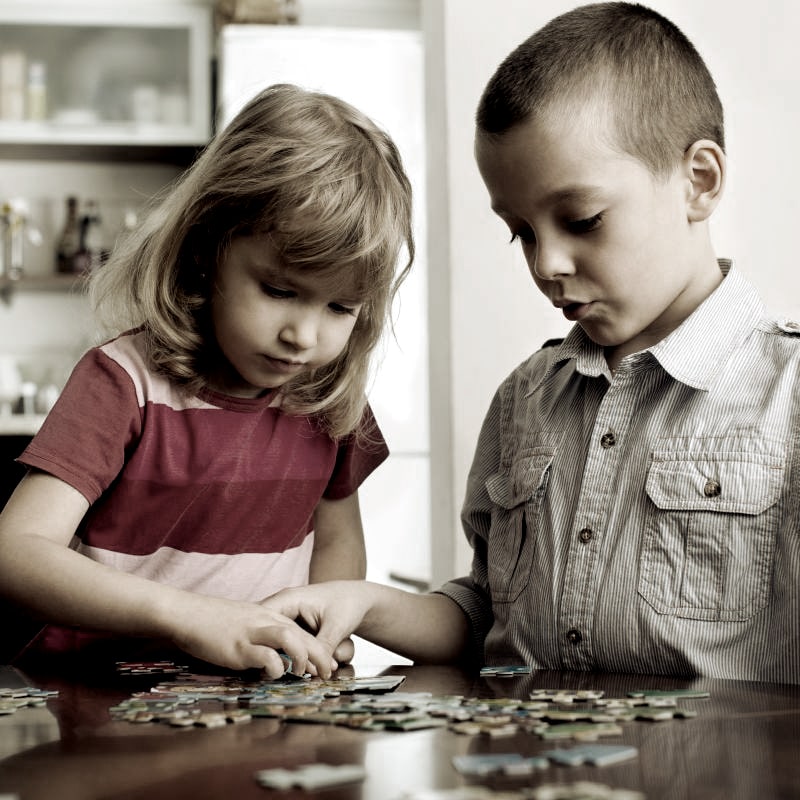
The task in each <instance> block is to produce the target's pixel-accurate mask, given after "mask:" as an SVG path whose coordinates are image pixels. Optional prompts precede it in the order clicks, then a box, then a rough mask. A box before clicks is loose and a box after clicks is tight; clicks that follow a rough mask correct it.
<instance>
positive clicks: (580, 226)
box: [566, 213, 603, 234]
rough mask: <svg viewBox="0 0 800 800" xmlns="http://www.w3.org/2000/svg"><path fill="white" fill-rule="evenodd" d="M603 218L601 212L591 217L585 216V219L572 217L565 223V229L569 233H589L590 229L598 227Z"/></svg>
mask: <svg viewBox="0 0 800 800" xmlns="http://www.w3.org/2000/svg"><path fill="white" fill-rule="evenodd" d="M602 220H603V214H602V213H600V214H595V215H594V216H593V217H587V218H586V219H573V220H569V221H568V222H567V223H566V226H567V230H568V231H569V232H570V233H577V234H581V233H589V232H590V231H593V230H595V229H596V228H598V227H599V225H600V223H601V222H602Z"/></svg>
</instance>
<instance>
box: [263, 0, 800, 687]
mask: <svg viewBox="0 0 800 800" xmlns="http://www.w3.org/2000/svg"><path fill="white" fill-rule="evenodd" d="M475 153H476V159H477V163H478V167H479V170H480V172H481V176H482V178H483V180H484V183H485V184H486V187H487V189H488V192H489V196H490V199H491V204H492V208H493V209H494V210H495V212H496V213H497V214H498V215H499V216H500V218H501V219H502V220H503V221H504V222H505V223H506V225H507V226H508V228H509V229H510V231H511V234H512V238H513V239H514V240H519V242H520V244H521V247H522V250H523V253H524V255H525V258H526V261H527V264H528V267H529V269H530V272H531V275H532V277H533V280H534V281H535V283H536V285H537V286H538V287H539V289H540V290H541V291H542V292H543V293H544V294H545V295H546V296H547V297H548V298H549V299H550V301H551V302H552V303H553V305H554V306H555V307H556V308H559V309H561V311H562V313H563V314H564V316H565V317H566V318H567V319H568V320H571V321H573V322H575V323H576V324H575V326H574V327H573V328H572V330H571V331H570V333H569V335H568V336H567V337H566V339H565V340H564V341H563V342H561V343H559V344H557V345H555V346H551V347H547V348H544V349H542V350H541V351H539V352H537V353H535V354H534V355H533V356H532V357H531V358H530V359H529V360H527V361H526V362H524V363H523V364H522V365H521V366H519V367H518V368H517V369H516V370H515V371H514V372H513V373H512V374H511V375H510V376H509V377H508V378H507V379H506V381H505V382H504V383H503V384H502V385H501V386H500V388H499V389H498V391H497V393H496V395H495V398H494V400H493V402H492V405H491V407H490V409H489V412H488V414H487V416H486V419H485V422H484V426H483V430H482V432H481V435H480V439H479V441H478V445H477V450H476V454H475V459H474V462H473V466H472V470H471V472H470V476H469V480H468V486H467V494H466V500H465V503H464V508H463V513H462V520H463V524H464V528H465V532H466V534H467V537H468V538H469V541H470V543H471V545H472V548H473V551H474V557H473V564H472V570H471V574H470V576H469V577H468V578H462V579H459V580H454V581H452V582H450V583H448V584H446V585H445V586H444V587H442V588H441V589H440V590H439V591H438V592H436V593H432V594H428V595H411V594H406V593H403V592H400V591H397V590H394V589H390V588H388V587H384V586H378V585H375V584H365V583H359V582H346V583H342V582H339V583H334V584H328V585H321V586H317V587H312V588H304V589H302V590H289V591H287V592H285V593H281V594H279V595H277V596H276V597H275V598H274V599H271V600H270V601H268V602H269V604H274V606H275V607H277V608H278V609H280V610H281V611H284V612H285V613H287V614H288V615H289V616H292V615H295V616H299V617H302V618H303V619H304V620H305V621H306V622H307V623H308V624H310V625H311V626H312V627H314V628H316V629H318V630H319V634H318V635H319V637H320V638H323V639H325V640H326V641H327V642H331V643H336V642H338V641H340V640H341V639H342V638H343V637H344V636H345V635H346V634H348V633H350V632H352V631H355V632H356V633H358V634H359V635H362V636H364V637H366V638H368V639H372V640H374V641H376V642H377V643H379V644H381V645H383V646H384V647H388V648H390V649H392V650H395V651H397V652H400V653H402V654H404V655H406V656H408V657H410V658H412V659H416V660H421V661H447V660H456V659H465V658H472V659H473V660H474V661H476V662H479V663H482V662H485V663H488V664H495V665H497V664H514V663H526V664H530V665H531V666H533V667H535V668H545V669H570V670H598V671H615V672H627V673H631V672H633V673H650V674H672V675H686V676H689V675H709V676H714V677H724V678H736V679H747V680H763V681H777V682H792V683H798V682H800V625H798V619H799V618H800V599H799V598H800V448H799V447H798V445H800V336H798V333H800V326H798V325H797V324H796V323H792V322H790V323H780V322H778V321H776V320H773V319H771V318H769V317H768V316H766V315H765V313H764V311H763V309H762V306H761V303H760V301H759V299H758V297H757V295H756V292H755V290H754V289H753V288H752V287H751V286H750V285H749V284H748V283H747V282H746V281H745V279H744V278H743V277H742V276H741V275H740V274H739V273H738V272H737V271H736V270H735V269H734V268H733V266H732V264H731V262H729V261H724V260H720V261H718V260H717V258H716V257H715V255H714V252H713V249H712V246H711V242H710V237H709V230H708V222H709V218H710V217H711V214H712V212H713V211H714V209H715V208H716V206H717V204H718V202H719V200H720V198H721V196H722V190H723V187H724V181H725V172H726V164H725V153H724V139H723V123H722V108H721V104H720V101H719V99H718V96H717V92H716V89H715V86H714V82H713V80H712V78H711V76H710V75H709V73H708V71H707V69H706V67H705V65H704V64H703V62H702V60H701V58H700V56H699V55H698V54H697V52H696V51H695V49H694V48H693V46H692V45H691V44H690V43H689V42H688V41H687V40H686V38H685V37H684V36H683V34H682V33H681V32H680V31H679V30H678V29H677V28H676V27H675V26H674V25H673V24H672V23H670V22H669V21H668V20H666V19H664V18H663V17H661V16H660V15H658V14H656V13H655V12H653V11H651V10H649V9H647V8H644V7H642V6H638V5H631V4H627V3H603V4H597V5H589V6H584V7H581V8H577V9H574V10H572V11H570V12H568V13H566V14H564V15H562V16H560V17H557V18H556V19H554V20H552V21H551V22H550V23H549V24H548V25H546V26H545V27H544V28H542V29H541V30H540V31H538V32H537V33H535V34H534V35H533V36H532V37H530V38H529V39H528V40H527V41H526V42H524V43H523V44H522V45H520V47H518V48H517V49H516V50H515V51H514V52H512V53H511V54H510V55H509V56H508V57H507V58H506V60H505V61H504V62H503V63H502V64H501V65H500V67H499V68H498V70H497V72H496V73H495V75H494V76H493V77H492V79H491V80H490V82H489V84H488V86H487V87H486V89H485V91H484V94H483V96H482V98H481V101H480V105H479V108H478V112H477V134H476V144H475Z"/></svg>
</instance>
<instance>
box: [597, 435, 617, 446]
mask: <svg viewBox="0 0 800 800" xmlns="http://www.w3.org/2000/svg"><path fill="white" fill-rule="evenodd" d="M616 443H617V437H616V436H614V431H606V432H605V433H604V434H603V435H602V436H601V437H600V447H602V448H603V450H608V448H609V447H613V446H614V445H615V444H616Z"/></svg>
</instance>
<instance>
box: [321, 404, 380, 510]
mask: <svg viewBox="0 0 800 800" xmlns="http://www.w3.org/2000/svg"><path fill="white" fill-rule="evenodd" d="M388 456H389V447H388V445H387V444H386V440H385V439H384V438H383V433H381V429H380V428H379V427H378V423H377V421H376V419H375V416H374V414H373V413H372V409H371V408H370V407H369V404H367V406H366V407H365V409H364V415H363V416H362V418H361V423H360V424H359V427H358V430H357V431H354V432H353V433H351V434H349V435H348V436H346V437H345V438H344V439H342V441H341V442H340V443H339V449H338V452H337V454H336V464H335V466H334V469H333V474H332V475H331V479H330V481H329V482H328V486H327V487H326V489H325V492H324V494H323V497H325V498H326V499H327V500H340V499H342V498H344V497H349V496H350V495H351V494H353V492H355V491H356V490H357V489H358V487H359V486H361V484H362V483H363V482H364V481H365V480H366V479H367V477H368V476H369V475H370V474H371V473H372V472H373V471H374V470H375V469H376V468H377V467H378V466H380V464H382V463H383V462H384V461H385V460H386V459H387V458H388Z"/></svg>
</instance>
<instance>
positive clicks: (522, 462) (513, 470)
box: [486, 452, 554, 508]
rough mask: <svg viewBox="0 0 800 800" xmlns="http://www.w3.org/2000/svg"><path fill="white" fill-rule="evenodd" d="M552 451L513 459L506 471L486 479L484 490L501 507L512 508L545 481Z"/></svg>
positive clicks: (540, 486)
mask: <svg viewBox="0 0 800 800" xmlns="http://www.w3.org/2000/svg"><path fill="white" fill-rule="evenodd" d="M553 455H554V453H553V452H546V453H545V452H539V453H535V454H533V455H527V456H521V457H519V458H517V459H515V460H514V462H513V463H512V464H511V466H510V468H509V469H508V471H507V472H496V473H494V475H490V476H489V477H488V478H487V479H486V491H487V492H488V493H489V497H490V498H491V500H492V502H493V503H496V504H497V505H498V506H500V507H501V508H514V507H516V506H518V505H520V504H522V503H526V502H527V501H528V500H530V499H531V498H532V497H533V496H534V495H535V494H536V492H537V491H539V490H541V489H543V488H544V486H545V484H546V482H547V475H548V468H549V467H550V464H551V463H552V461H553Z"/></svg>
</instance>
